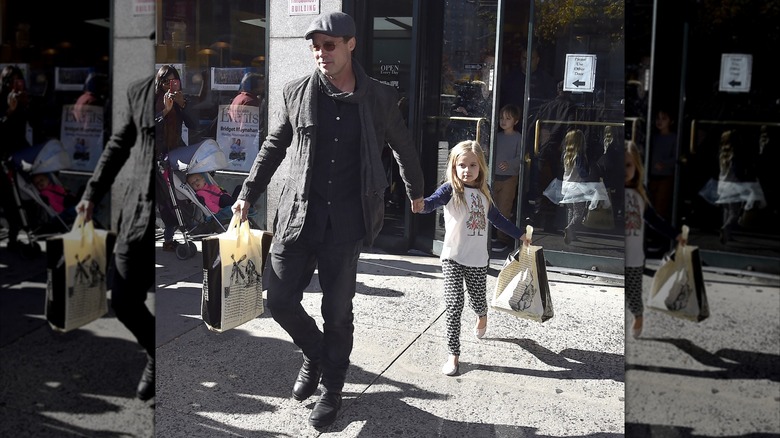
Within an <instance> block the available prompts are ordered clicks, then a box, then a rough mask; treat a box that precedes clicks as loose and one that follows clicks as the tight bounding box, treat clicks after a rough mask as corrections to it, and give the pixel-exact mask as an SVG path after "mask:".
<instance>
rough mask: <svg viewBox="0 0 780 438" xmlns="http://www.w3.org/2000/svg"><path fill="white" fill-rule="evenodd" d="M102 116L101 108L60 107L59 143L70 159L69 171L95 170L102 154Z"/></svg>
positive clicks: (91, 106) (93, 106) (88, 106)
mask: <svg viewBox="0 0 780 438" xmlns="http://www.w3.org/2000/svg"><path fill="white" fill-rule="evenodd" d="M104 114H105V113H104V112H103V107H102V106H96V105H79V106H76V105H63V106H62V125H61V126H60V141H61V142H62V145H63V146H64V147H65V150H66V151H67V152H68V155H69V156H70V158H71V167H70V168H71V170H81V171H85V172H92V171H94V170H95V166H96V165H97V162H98V159H99V158H100V154H101V153H103V122H104V121H103V118H104Z"/></svg>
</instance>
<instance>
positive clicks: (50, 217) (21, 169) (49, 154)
mask: <svg viewBox="0 0 780 438" xmlns="http://www.w3.org/2000/svg"><path fill="white" fill-rule="evenodd" d="M9 164H10V166H9ZM2 165H3V172H4V174H5V175H6V176H7V177H8V178H10V179H11V180H12V184H11V187H12V193H11V196H12V197H13V200H14V202H15V205H16V206H17V208H18V209H19V218H20V220H21V225H22V230H23V231H25V232H26V233H27V237H28V239H27V240H28V246H27V247H24V248H22V254H23V255H25V256H28V257H31V256H36V255H38V254H40V252H41V249H40V246H38V245H37V243H36V242H37V240H38V238H40V237H48V236H51V235H55V234H60V233H63V232H67V231H68V230H69V229H70V227H71V225H72V222H73V219H75V216H74V217H73V218H68V217H67V216H66V215H64V214H58V213H57V212H56V211H55V210H54V209H53V208H52V206H51V205H50V204H49V203H48V202H47V201H46V200H45V199H44V198H43V197H42V196H41V194H40V192H39V191H38V189H37V188H36V187H35V185H34V184H33V178H34V177H35V176H36V175H46V176H47V177H48V178H49V180H50V181H51V183H53V184H56V185H58V186H60V187H61V186H62V184H61V183H60V181H59V179H58V177H57V172H59V171H60V170H62V169H66V168H68V167H70V165H71V161H70V156H69V155H68V152H67V151H66V150H65V148H64V147H63V146H62V143H61V142H60V141H59V140H57V139H50V140H47V141H45V142H43V143H40V144H37V145H35V146H32V147H29V148H26V149H22V150H20V151H18V152H16V153H14V154H13V155H12V156H11V160H10V161H9V162H8V163H2ZM4 196H7V194H4ZM72 200H73V201H74V202H75V200H76V198H75V197H72ZM70 207H71V208H72V206H70ZM73 211H74V212H75V210H73Z"/></svg>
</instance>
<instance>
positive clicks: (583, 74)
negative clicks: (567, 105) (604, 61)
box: [563, 53, 596, 93]
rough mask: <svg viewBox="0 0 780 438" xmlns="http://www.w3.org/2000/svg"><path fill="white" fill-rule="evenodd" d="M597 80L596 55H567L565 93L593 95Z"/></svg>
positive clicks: (564, 80) (564, 81) (564, 79)
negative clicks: (573, 92)
mask: <svg viewBox="0 0 780 438" xmlns="http://www.w3.org/2000/svg"><path fill="white" fill-rule="evenodd" d="M595 78H596V55H589V54H574V53H567V54H566V71H565V73H564V77H563V91H576V92H578V93H583V92H586V93H592V92H593V86H594V83H595Z"/></svg>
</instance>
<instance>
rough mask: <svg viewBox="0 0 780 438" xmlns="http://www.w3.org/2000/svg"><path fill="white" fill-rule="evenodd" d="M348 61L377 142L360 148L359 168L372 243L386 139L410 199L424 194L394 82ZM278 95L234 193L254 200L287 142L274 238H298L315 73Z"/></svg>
mask: <svg viewBox="0 0 780 438" xmlns="http://www.w3.org/2000/svg"><path fill="white" fill-rule="evenodd" d="M353 63H354V64H353V65H355V66H356V68H355V74H356V77H357V79H358V82H357V83H358V87H368V89H367V90H366V91H367V93H366V96H367V99H368V100H367V103H368V104H370V111H371V114H372V115H373V128H374V132H375V133H376V137H377V138H376V142H375V143H374V144H376V145H378V148H379V150H377V151H376V153H371V154H363V159H362V168H361V184H362V187H361V188H362V199H363V216H364V222H365V228H366V236H365V244H366V245H371V244H372V243H373V242H374V239H375V238H376V236H377V235H378V234H379V231H380V230H381V228H382V224H383V222H384V208H385V207H384V205H385V204H384V194H385V188H387V185H388V184H387V180H386V178H385V177H381V178H380V177H378V176H379V175H384V174H385V170H384V166H383V165H382V161H381V159H380V157H381V152H382V151H381V149H382V148H383V147H384V145H385V144H387V145H389V146H390V148H392V150H393V155H394V156H395V158H396V161H397V162H398V165H399V170H400V174H401V178H402V179H403V181H404V184H405V186H406V194H407V196H409V198H410V199H417V198H420V197H422V196H423V190H424V188H423V175H422V169H421V167H420V161H419V157H418V152H417V149H416V148H415V146H414V144H413V142H412V137H411V134H410V133H409V130H408V129H407V127H406V124H405V123H404V120H403V117H402V115H401V111H400V110H399V108H398V100H399V98H398V93H397V92H396V90H395V88H393V87H391V86H389V85H385V84H383V83H381V82H379V81H377V80H374V79H372V78H369V77H368V76H366V75H365V74H364V73H363V70H362V68H361V67H359V65H357V63H356V62H354V61H353ZM282 95H283V98H284V105H283V107H282V109H281V110H280V111H278V112H277V114H276V115H275V117H274V119H273V120H271V121H270V123H269V131H268V136H267V137H266V139H265V141H264V142H263V145H262V147H261V148H260V152H259V153H258V154H257V157H256V159H255V161H254V164H253V165H252V169H251V170H250V172H249V175H248V176H247V178H246V180H245V181H244V185H243V187H242V190H241V193H240V194H239V195H238V198H239V199H245V200H247V201H249V202H250V203H252V204H254V203H255V202H256V201H257V199H258V198H259V197H260V195H261V194H262V193H263V192H264V191H265V190H266V188H267V187H268V183H269V182H270V180H271V177H272V176H273V174H274V172H276V169H277V168H278V167H279V165H280V164H281V163H282V160H284V158H285V156H286V155H287V152H288V148H289V149H290V153H291V155H290V170H289V175H288V176H287V180H286V181H285V183H284V187H283V188H282V193H281V196H280V199H279V206H278V209H277V213H276V218H275V220H274V240H275V241H277V242H280V243H282V244H284V243H290V242H294V241H295V240H296V239H297V238H298V236H299V235H300V232H301V230H302V228H303V223H304V220H305V219H306V210H307V207H308V199H309V190H310V186H311V180H312V163H313V162H314V154H315V153H316V150H317V144H316V143H317V114H316V109H317V96H318V81H317V76H316V74H314V75H311V76H306V77H303V78H299V79H296V80H293V81H291V82H288V83H287V84H286V85H285V86H284V90H283V92H282ZM357 129H360V128H359V127H357ZM361 142H363V143H365V142H366V139H365V138H362V139H361ZM364 146H365V144H364ZM367 156H368V157H367Z"/></svg>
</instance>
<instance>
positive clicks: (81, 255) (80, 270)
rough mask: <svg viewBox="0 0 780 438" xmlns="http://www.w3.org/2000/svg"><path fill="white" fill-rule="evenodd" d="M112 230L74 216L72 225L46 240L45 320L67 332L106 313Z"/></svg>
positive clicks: (113, 238)
mask: <svg viewBox="0 0 780 438" xmlns="http://www.w3.org/2000/svg"><path fill="white" fill-rule="evenodd" d="M115 241H116V233H114V232H112V231H107V230H96V229H95V226H94V222H93V221H88V222H85V221H84V215H78V216H77V217H76V220H75V222H74V224H73V228H72V229H71V230H70V231H69V232H67V233H65V234H60V235H58V236H54V237H50V238H48V239H47V240H46V271H47V281H46V307H45V309H46V310H45V311H46V320H47V321H48V322H49V325H50V326H51V327H52V328H53V329H54V330H57V331H61V332H67V331H70V330H73V329H76V328H79V327H82V326H84V325H86V324H89V323H90V322H92V321H95V320H96V319H98V318H100V317H102V316H103V315H105V314H106V313H108V304H107V301H106V295H107V291H108V268H109V266H110V260H111V255H112V253H113V249H114V243H115Z"/></svg>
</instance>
